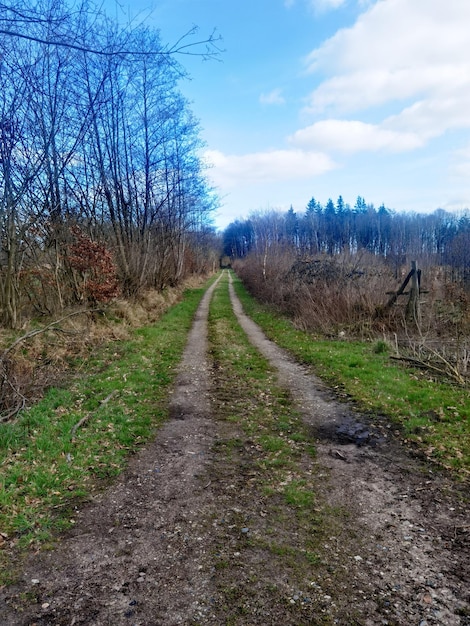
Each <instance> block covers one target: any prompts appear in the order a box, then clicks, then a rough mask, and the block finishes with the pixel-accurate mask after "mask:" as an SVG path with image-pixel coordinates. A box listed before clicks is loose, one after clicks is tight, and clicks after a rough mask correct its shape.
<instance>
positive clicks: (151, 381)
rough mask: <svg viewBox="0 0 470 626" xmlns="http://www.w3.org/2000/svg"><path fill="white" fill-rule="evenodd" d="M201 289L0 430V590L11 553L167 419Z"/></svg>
mask: <svg viewBox="0 0 470 626" xmlns="http://www.w3.org/2000/svg"><path fill="white" fill-rule="evenodd" d="M203 293H204V289H192V290H188V291H187V292H186V293H185V295H184V298H183V300H182V301H181V302H180V303H179V304H177V305H176V306H174V307H172V308H171V309H170V310H168V311H167V312H166V313H165V314H164V315H163V316H162V318H161V319H160V320H159V321H158V322H157V323H156V324H154V325H152V326H147V327H145V328H141V329H139V330H138V331H135V332H134V333H133V337H132V339H131V340H129V341H121V342H113V343H110V344H108V345H107V346H106V347H101V348H99V349H98V350H97V351H96V352H95V354H94V355H93V357H92V358H90V360H89V361H88V362H86V363H85V364H84V365H82V370H81V372H80V380H75V382H74V383H73V384H72V385H71V386H70V388H68V389H55V388H54V389H49V391H48V392H47V393H46V395H45V397H44V399H43V400H42V401H40V402H39V403H38V404H36V405H35V406H33V407H31V408H30V409H29V410H27V411H25V412H24V413H22V414H21V415H20V417H19V418H18V419H17V420H16V421H15V422H13V423H7V424H2V425H0V533H1V534H0V548H3V550H2V549H0V584H1V582H2V581H3V582H6V581H8V579H9V577H11V575H12V572H11V570H10V565H9V563H10V558H9V554H10V553H11V552H12V550H14V551H15V552H16V553H17V552H18V549H20V550H21V549H25V548H27V547H28V546H30V545H32V544H37V543H44V542H47V541H49V540H50V539H51V537H53V535H54V533H56V532H57V531H59V530H62V529H65V528H67V527H70V525H72V524H73V523H74V520H73V510H74V504H75V503H76V501H77V499H80V498H84V497H86V496H88V495H89V494H90V493H91V492H92V491H93V490H94V489H96V488H97V487H98V486H99V484H100V483H101V482H102V480H103V479H107V478H109V477H112V476H115V475H117V474H118V473H119V472H120V471H121V470H122V469H123V467H124V466H125V463H126V459H127V457H128V456H129V454H131V453H132V452H134V451H135V450H136V449H137V448H138V447H139V446H140V445H141V444H142V443H144V442H145V441H147V440H148V439H149V438H150V437H151V436H152V435H153V434H154V432H155V429H156V428H157V427H158V425H159V424H161V422H162V421H163V420H164V419H165V417H166V416H167V399H168V391H169V387H170V385H171V384H172V382H173V379H174V375H175V372H176V367H177V365H178V362H179V361H180V358H181V354H182V351H183V349H184V346H185V343H186V338H187V332H188V330H189V328H190V326H191V323H192V319H193V316H194V313H195V310H196V308H197V306H198V304H199V301H200V299H201V297H202V295H203Z"/></svg>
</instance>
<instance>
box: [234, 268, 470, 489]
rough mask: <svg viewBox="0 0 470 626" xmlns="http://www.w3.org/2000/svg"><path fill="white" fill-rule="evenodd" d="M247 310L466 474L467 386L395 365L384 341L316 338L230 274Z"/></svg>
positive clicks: (469, 463) (341, 386)
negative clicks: (250, 291)
mask: <svg viewBox="0 0 470 626" xmlns="http://www.w3.org/2000/svg"><path fill="white" fill-rule="evenodd" d="M234 285H235V289H236V290H237V294H238V296H239V297H240V299H241V301H242V303H243V306H244V308H245V311H246V312H247V313H248V315H250V317H251V318H252V319H253V320H254V321H256V322H257V323H258V324H259V325H260V326H261V328H263V330H264V331H265V333H266V334H267V336H268V337H269V338H270V339H272V340H273V341H275V342H276V343H277V344H278V345H280V346H282V347H283V348H285V349H287V350H289V351H290V352H291V353H292V354H294V355H295V356H296V358H298V359H299V360H300V361H302V362H304V363H306V364H308V365H311V366H313V368H314V370H315V372H316V373H317V374H318V375H319V376H321V377H322V378H323V379H324V380H326V381H328V383H330V384H331V385H332V386H334V387H336V388H337V389H338V390H339V391H341V392H343V393H346V394H347V395H348V396H349V397H350V398H351V399H352V400H353V401H354V402H355V403H357V404H358V406H359V408H360V409H361V410H364V411H367V412H368V413H369V414H371V415H374V414H375V415H379V414H380V415H387V416H388V417H389V418H390V419H391V420H392V421H393V422H394V423H395V424H396V425H397V426H399V428H400V429H401V431H402V433H403V435H404V437H405V439H406V440H407V441H410V442H413V443H414V444H417V445H418V446H419V447H420V449H421V450H422V451H423V452H424V454H426V456H428V457H429V458H430V459H432V460H434V461H436V462H438V463H439V464H440V465H442V466H444V467H446V468H447V469H451V470H452V471H454V472H456V473H458V474H459V475H460V476H466V477H468V476H470V390H469V389H468V388H462V387H458V386H455V385H453V384H451V383H446V382H442V381H436V380H433V379H431V378H430V377H429V376H427V375H425V374H423V373H422V372H421V371H419V370H415V369H412V368H405V367H403V366H400V365H396V364H394V363H393V362H392V361H391V360H390V358H389V355H388V354H387V352H386V351H384V349H383V348H384V346H383V345H382V344H380V345H379V344H377V345H373V344H370V343H359V342H346V341H318V340H316V339H315V340H314V339H313V338H312V336H311V335H309V334H308V333H306V332H302V331H299V330H296V329H295V328H294V327H293V326H292V324H291V323H290V322H289V321H288V320H286V319H285V318H283V317H281V316H279V315H276V314H275V313H273V311H271V310H269V309H268V308H267V307H266V306H263V305H261V304H260V303H258V302H256V301H255V300H254V299H253V298H251V297H250V296H249V294H248V293H247V292H246V290H245V289H244V287H243V285H242V283H241V281H240V280H239V279H238V278H236V277H234Z"/></svg>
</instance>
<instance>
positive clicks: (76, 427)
mask: <svg viewBox="0 0 470 626" xmlns="http://www.w3.org/2000/svg"><path fill="white" fill-rule="evenodd" d="M117 393H118V391H117V389H114V391H111V393H110V394H109V396H106V398H105V399H104V400H101V402H100V406H99V407H98V409H101V407H103V406H104V405H105V404H108V402H109V401H110V400H111V398H113V397H114V396H115V395H116V394H117ZM95 413H96V411H90V413H87V414H86V415H84V416H83V417H82V419H81V420H79V421H78V422H77V423H76V424H75V425H74V426H73V427H72V429H71V431H70V438H71V439H72V440H73V439H74V437H75V433H76V432H77V430H78V429H79V428H81V427H82V426H83V425H84V424H86V422H88V420H89V419H90V417H92V416H93V415H94V414H95Z"/></svg>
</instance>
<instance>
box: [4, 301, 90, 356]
mask: <svg viewBox="0 0 470 626" xmlns="http://www.w3.org/2000/svg"><path fill="white" fill-rule="evenodd" d="M101 310H102V309H85V310H84V311H74V312H73V313H68V314H67V315H64V316H63V317H61V318H60V319H58V320H55V321H54V322H51V323H50V324H48V325H47V326H44V327H43V328H36V329H35V330H31V331H29V333H26V334H25V335H22V336H21V337H18V339H16V340H15V341H14V342H13V343H12V344H11V346H9V347H8V348H7V349H6V350H4V351H3V352H2V354H0V363H1V362H2V361H4V360H5V357H6V356H7V355H8V354H10V352H12V351H13V350H14V349H15V348H16V346H18V345H19V344H20V343H22V342H23V341H26V340H27V339H31V338H32V337H36V335H40V334H41V333H45V332H47V331H48V330H52V331H54V332H59V333H65V332H67V331H64V330H63V329H62V328H56V326H57V324H60V323H61V322H63V321H64V320H66V319H69V318H70V317H74V316H75V315H82V314H86V313H97V312H101Z"/></svg>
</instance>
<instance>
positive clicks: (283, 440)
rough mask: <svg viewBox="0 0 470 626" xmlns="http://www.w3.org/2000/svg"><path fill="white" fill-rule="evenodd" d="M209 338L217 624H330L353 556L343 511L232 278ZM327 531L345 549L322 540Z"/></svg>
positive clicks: (222, 289) (217, 303) (214, 309)
mask: <svg viewBox="0 0 470 626" xmlns="http://www.w3.org/2000/svg"><path fill="white" fill-rule="evenodd" d="M209 342H210V346H211V356H212V360H213V363H214V367H213V376H212V381H213V393H212V398H213V404H214V407H215V412H216V415H217V417H218V418H219V419H220V420H221V422H220V427H219V429H218V430H219V432H221V435H220V438H219V440H218V441H217V444H216V446H215V450H214V453H215V459H216V460H215V462H214V466H213V468H212V470H211V471H212V476H211V479H212V483H213V485H214V487H213V488H214V490H217V489H219V493H217V503H218V506H217V508H218V511H217V514H215V515H214V516H213V519H212V520H211V536H212V537H213V539H214V541H215V544H216V547H215V549H214V554H213V559H214V568H215V575H214V582H215V585H216V588H217V591H218V594H219V595H218V600H217V602H216V605H215V609H216V611H217V615H218V618H219V619H220V623H224V624H227V625H229V624H241V623H247V622H246V621H244V620H245V619H246V616H247V615H249V616H251V619H253V623H255V621H256V623H260V624H261V623H274V621H273V620H275V623H283V624H304V623H315V624H318V625H320V624H333V623H334V622H333V618H332V617H331V613H330V608H331V607H333V606H334V610H335V611H336V614H338V613H339V612H340V609H339V608H338V606H337V605H334V604H331V605H330V604H329V599H331V598H337V597H338V595H340V594H339V591H338V590H339V589H340V588H343V587H342V584H343V582H344V580H343V579H344V572H345V571H347V569H346V568H344V567H343V566H344V561H348V562H349V563H350V562H351V561H353V557H352V556H351V555H350V554H349V552H348V550H349V546H350V545H351V544H350V542H346V541H343V540H342V539H341V535H342V533H343V532H344V529H345V528H347V524H344V519H345V515H346V514H345V513H344V512H343V511H339V510H336V509H335V510H334V511H332V510H330V509H329V507H328V506H326V505H325V504H324V499H323V496H322V494H321V493H319V489H318V484H319V483H322V484H326V483H327V479H326V477H325V476H323V475H322V476H320V477H319V476H318V471H319V470H318V467H317V465H316V462H315V450H314V447H313V444H312V440H311V437H310V436H309V434H308V431H307V430H306V426H305V425H304V423H303V421H302V419H301V417H300V415H299V414H298V413H297V412H296V410H295V409H294V408H293V401H292V398H291V397H290V395H289V393H288V392H287V391H286V390H285V389H283V388H280V387H279V385H278V383H277V381H276V375H275V372H274V371H273V369H272V368H271V366H270V365H269V363H268V362H267V361H266V360H265V359H264V357H262V356H261V355H260V353H259V352H258V351H257V350H256V349H255V348H253V346H252V345H251V344H250V343H249V342H248V340H247V337H246V335H245V333H244V332H243V331H242V329H241V328H240V326H239V325H238V323H237V320H236V318H235V316H234V314H233V311H232V307H231V304H230V300H229V293H228V288H227V280H226V279H225V280H223V281H221V283H220V284H219V286H218V288H217V290H216V292H215V294H214V297H213V300H212V303H211V308H210V315H209ZM217 486H218V487H217ZM326 537H328V539H327V541H328V543H329V544H331V542H333V543H334V544H335V545H336V543H337V545H340V546H341V548H340V549H338V551H336V550H334V549H332V548H331V547H330V546H328V545H325V541H326ZM354 545H355V546H356V547H355V549H357V545H358V540H357V541H356V543H355V544H354ZM326 549H328V557H327V561H324V555H325V550H326ZM351 567H353V566H351ZM349 573H350V572H349ZM349 573H348V575H349ZM325 599H326V600H325ZM340 602H341V599H340ZM213 608H214V607H213ZM347 611H349V613H348V615H349V616H351V614H352V613H353V612H354V609H353V608H351V607H348V608H347ZM255 615H256V616H257V617H256V620H255V619H254V617H253V616H255ZM351 623H354V622H353V621H351Z"/></svg>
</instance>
